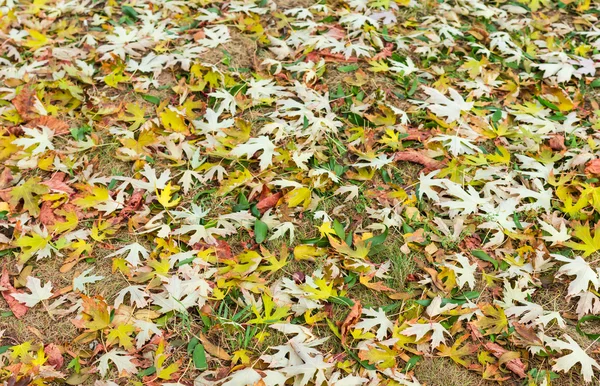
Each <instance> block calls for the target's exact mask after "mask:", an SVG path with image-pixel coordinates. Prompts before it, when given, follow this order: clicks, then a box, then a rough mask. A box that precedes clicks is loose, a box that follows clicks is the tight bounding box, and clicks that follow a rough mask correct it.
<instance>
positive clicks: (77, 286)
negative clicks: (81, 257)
mask: <svg viewBox="0 0 600 386" xmlns="http://www.w3.org/2000/svg"><path fill="white" fill-rule="evenodd" d="M93 270H94V268H93V267H92V268H88V269H86V270H85V271H83V272H82V273H81V274H79V275H78V276H77V277H74V278H73V290H74V291H81V292H83V293H87V291H86V288H85V285H86V284H91V283H95V282H97V281H100V280H102V279H104V276H100V275H91V276H88V275H89V274H90V273H91V272H92V271H93Z"/></svg>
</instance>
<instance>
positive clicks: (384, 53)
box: [371, 43, 394, 60]
mask: <svg viewBox="0 0 600 386" xmlns="http://www.w3.org/2000/svg"><path fill="white" fill-rule="evenodd" d="M393 47H394V45H393V44H392V43H388V44H386V45H385V48H384V49H383V50H381V51H379V52H378V53H377V55H375V56H373V57H372V58H371V60H379V59H385V58H389V57H390V56H392V53H393V50H392V48H393Z"/></svg>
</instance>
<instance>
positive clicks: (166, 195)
mask: <svg viewBox="0 0 600 386" xmlns="http://www.w3.org/2000/svg"><path fill="white" fill-rule="evenodd" d="M175 188H176V189H175V190H178V188H179V187H178V186H175ZM172 194H173V192H172V187H171V183H170V182H169V183H168V184H167V186H165V188H164V189H163V190H162V192H160V194H159V193H158V190H157V191H156V198H157V200H158V202H160V204H161V205H162V206H164V207H165V208H172V207H174V206H177V204H179V201H181V197H178V198H177V199H175V200H173V201H171V196H172Z"/></svg>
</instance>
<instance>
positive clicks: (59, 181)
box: [42, 172, 75, 195]
mask: <svg viewBox="0 0 600 386" xmlns="http://www.w3.org/2000/svg"><path fill="white" fill-rule="evenodd" d="M65 177H66V174H65V173H63V172H58V173H55V174H54V175H52V177H51V178H50V179H49V180H46V181H44V182H42V184H43V185H46V186H47V187H49V188H50V189H52V190H57V191H59V192H64V193H67V194H69V195H70V194H73V193H75V191H74V190H73V188H71V187H70V186H69V185H67V184H66V183H65Z"/></svg>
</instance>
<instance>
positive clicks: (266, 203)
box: [256, 192, 283, 214]
mask: <svg viewBox="0 0 600 386" xmlns="http://www.w3.org/2000/svg"><path fill="white" fill-rule="evenodd" d="M282 196H283V194H281V192H277V193H275V194H271V195H269V196H267V197H265V198H263V199H262V200H260V201H259V202H258V204H256V208H257V209H258V210H259V211H260V213H261V214H262V213H263V212H266V211H267V209H271V208H272V207H274V206H275V205H277V202H278V201H279V199H280V198H281V197H282Z"/></svg>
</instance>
